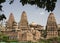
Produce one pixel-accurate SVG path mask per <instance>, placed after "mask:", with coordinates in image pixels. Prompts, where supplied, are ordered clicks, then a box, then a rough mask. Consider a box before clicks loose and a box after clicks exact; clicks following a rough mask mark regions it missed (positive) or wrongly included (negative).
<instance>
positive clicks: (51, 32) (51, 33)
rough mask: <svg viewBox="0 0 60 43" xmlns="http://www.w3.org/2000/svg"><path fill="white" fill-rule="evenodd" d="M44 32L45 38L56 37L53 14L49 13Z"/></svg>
mask: <svg viewBox="0 0 60 43" xmlns="http://www.w3.org/2000/svg"><path fill="white" fill-rule="evenodd" d="M46 30H47V38H52V37H57V36H58V32H57V30H58V27H57V23H56V19H55V17H54V14H53V13H50V14H49V16H48V20H47V25H46Z"/></svg>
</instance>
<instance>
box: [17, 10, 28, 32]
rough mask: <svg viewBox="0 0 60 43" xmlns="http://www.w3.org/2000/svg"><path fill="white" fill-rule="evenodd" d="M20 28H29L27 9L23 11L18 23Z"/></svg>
mask: <svg viewBox="0 0 60 43" xmlns="http://www.w3.org/2000/svg"><path fill="white" fill-rule="evenodd" d="M18 29H21V30H22V31H24V30H27V29H28V21H27V15H26V12H25V11H23V13H22V15H21V20H20V22H19V24H18Z"/></svg>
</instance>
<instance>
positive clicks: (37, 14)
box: [2, 0, 60, 26]
mask: <svg viewBox="0 0 60 43" xmlns="http://www.w3.org/2000/svg"><path fill="white" fill-rule="evenodd" d="M2 5H3V8H2V9H3V11H4V12H2V13H4V14H5V15H6V17H7V19H8V18H9V15H10V13H13V15H14V17H15V21H16V22H19V21H20V18H21V14H22V12H23V11H25V12H26V13H27V18H28V22H29V24H30V23H32V22H36V23H37V24H40V25H43V26H45V25H46V23H47V18H48V15H49V12H47V11H46V10H45V9H41V8H38V7H37V6H36V5H33V6H31V5H29V4H27V5H25V6H22V4H21V3H20V2H19V0H15V1H14V3H13V4H11V5H9V0H6V2H5V3H2ZM53 13H54V15H55V17H56V21H57V23H58V24H60V0H57V3H56V8H55V10H54V11H53Z"/></svg>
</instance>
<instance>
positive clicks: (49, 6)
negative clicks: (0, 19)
mask: <svg viewBox="0 0 60 43" xmlns="http://www.w3.org/2000/svg"><path fill="white" fill-rule="evenodd" d="M9 1H10V2H9V4H12V3H13V2H14V1H15V0H9ZM4 2H6V0H0V10H2V5H1V3H4ZM20 2H21V3H22V5H23V6H24V5H25V4H30V5H37V7H39V8H45V10H47V11H48V12H50V11H51V12H52V11H53V10H54V9H55V6H56V2H57V0H20Z"/></svg>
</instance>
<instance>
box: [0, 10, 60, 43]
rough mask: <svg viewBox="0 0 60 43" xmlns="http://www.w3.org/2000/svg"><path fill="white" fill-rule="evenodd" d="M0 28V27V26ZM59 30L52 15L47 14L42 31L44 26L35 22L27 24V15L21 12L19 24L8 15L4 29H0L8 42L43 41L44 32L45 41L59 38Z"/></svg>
mask: <svg viewBox="0 0 60 43" xmlns="http://www.w3.org/2000/svg"><path fill="white" fill-rule="evenodd" d="M0 28H2V27H1V26H0ZM59 28H60V27H59ZM59 28H58V24H57V23H56V19H55V17H54V14H53V13H50V14H49V16H48V20H47V24H46V29H44V26H41V25H39V24H37V23H35V22H32V23H31V24H29V23H28V19H27V14H26V12H25V11H23V12H22V15H21V19H20V21H19V23H17V22H16V21H15V19H14V16H13V13H10V16H9V19H8V20H7V21H6V25H5V27H4V28H2V29H0V31H1V32H2V33H3V34H5V35H8V37H9V40H19V41H33V42H35V41H38V40H39V39H41V38H43V39H44V37H42V34H43V33H44V30H46V39H48V38H53V37H58V36H60V29H59Z"/></svg>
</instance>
